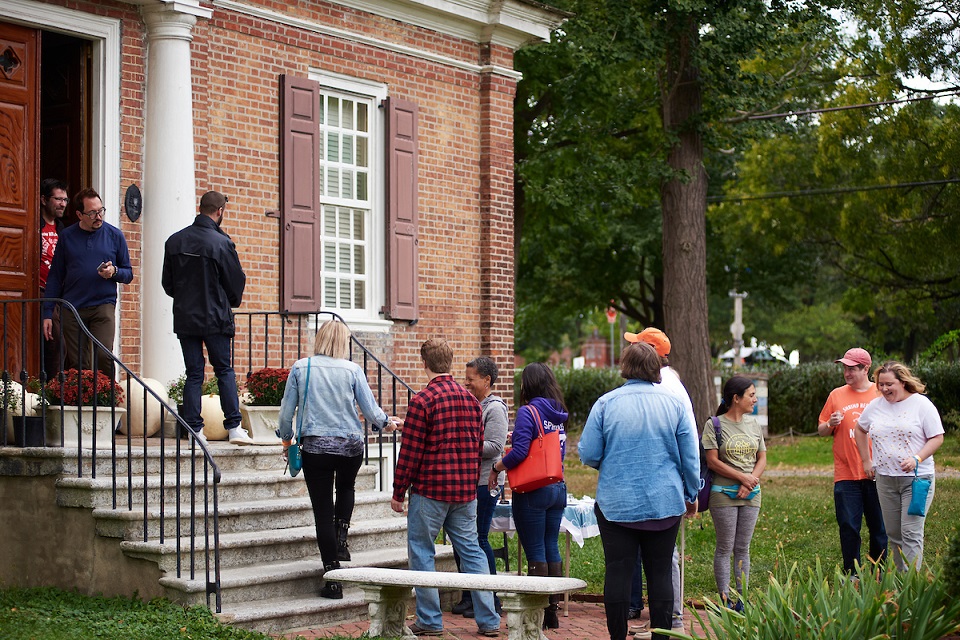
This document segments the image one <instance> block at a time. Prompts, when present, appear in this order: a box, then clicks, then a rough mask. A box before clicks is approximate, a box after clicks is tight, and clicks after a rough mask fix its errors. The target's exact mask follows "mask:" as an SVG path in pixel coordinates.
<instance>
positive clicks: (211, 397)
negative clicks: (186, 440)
mask: <svg viewBox="0 0 960 640" xmlns="http://www.w3.org/2000/svg"><path fill="white" fill-rule="evenodd" d="M186 383H187V374H186V373H181V374H180V376H179V377H178V378H177V379H176V380H171V381H170V383H169V384H168V385H167V395H168V396H169V397H170V401H171V402H175V403H176V405H177V413H178V414H180V415H183V387H184V386H185V385H186ZM219 395H220V388H219V386H218V384H217V379H216V378H208V379H206V380H204V381H203V385H201V387H200V416H201V417H202V418H203V423H204V427H203V433H204V435H205V436H206V437H207V439H208V440H225V439H226V438H227V432H226V430H225V429H224V428H223V411H222V410H221V409H220V398H219V397H218V396H219ZM165 429H166V427H165ZM169 433H171V434H172V433H173V432H172V431H170V432H169ZM178 433H179V434H180V437H181V438H182V437H185V436H186V434H185V433H184V432H183V430H182V427H181V430H180V431H179V432H178Z"/></svg>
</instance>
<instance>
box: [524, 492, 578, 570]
mask: <svg viewBox="0 0 960 640" xmlns="http://www.w3.org/2000/svg"><path fill="white" fill-rule="evenodd" d="M566 507H567V485H566V484H564V483H563V482H557V483H555V484H551V485H547V486H546V487H541V488H539V489H537V490H535V491H530V492H529V493H515V494H513V522H514V524H515V525H516V527H517V535H518V536H519V537H520V544H521V545H523V549H524V551H526V554H527V561H528V562H560V561H561V559H560V545H559V544H558V543H557V538H558V537H559V536H560V520H562V519H563V510H564V509H565V508H566Z"/></svg>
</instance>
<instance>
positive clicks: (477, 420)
mask: <svg viewBox="0 0 960 640" xmlns="http://www.w3.org/2000/svg"><path fill="white" fill-rule="evenodd" d="M420 357H421V358H422V359H423V367H424V369H426V371H427V375H428V376H429V377H430V382H429V383H428V384H427V387H426V388H425V389H424V390H423V391H421V392H420V393H418V394H417V395H415V396H414V397H413V398H412V399H411V400H410V406H409V407H407V415H406V417H405V418H404V421H403V439H402V441H401V444H400V454H399V456H398V458H397V467H396V470H395V472H394V477H393V500H392V501H391V502H390V506H391V507H392V508H393V510H394V511H396V512H397V513H403V502H404V498H405V497H406V493H407V489H409V490H410V505H409V510H408V513H407V553H408V555H409V563H410V569H411V570H413V571H435V570H436V567H435V564H434V558H435V555H436V549H435V547H434V540H436V538H437V534H438V533H440V529H441V528H442V529H443V530H444V531H446V533H447V536H449V538H450V541H451V542H452V543H453V548H454V550H455V551H456V552H457V554H458V555H459V556H460V570H461V571H462V572H463V573H479V574H484V575H485V574H488V573H489V568H488V567H487V559H486V556H484V554H483V552H482V551H481V550H480V545H479V544H478V542H477V477H478V473H479V472H480V454H481V451H482V448H483V424H482V422H481V411H480V403H479V402H477V399H476V398H475V397H474V396H473V394H471V393H470V392H469V391H467V390H466V389H464V388H463V387H462V386H460V384H458V383H457V382H456V381H455V380H454V379H453V376H452V375H450V368H451V366H452V364H453V350H452V349H451V348H450V345H448V344H447V341H446V340H443V339H442V338H431V339H430V340H427V341H426V342H424V343H423V345H422V346H421V347H420ZM416 591H417V619H416V621H415V622H414V624H413V625H411V626H410V632H411V633H413V635H416V636H440V635H443V614H442V612H441V611H440V596H439V594H438V593H437V590H436V589H420V588H418V589H417V590H416ZM473 604H474V612H475V614H476V620H477V626H478V627H479V630H480V635H482V636H487V637H492V638H495V637H497V636H499V635H500V616H499V615H497V612H496V611H495V610H494V608H493V594H492V593H490V592H489V591H474V592H473Z"/></svg>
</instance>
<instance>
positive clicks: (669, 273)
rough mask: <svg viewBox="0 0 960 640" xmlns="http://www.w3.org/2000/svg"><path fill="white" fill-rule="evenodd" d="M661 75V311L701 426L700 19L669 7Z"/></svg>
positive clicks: (704, 380) (704, 385) (705, 364)
mask: <svg viewBox="0 0 960 640" xmlns="http://www.w3.org/2000/svg"><path fill="white" fill-rule="evenodd" d="M671 20H672V23H671V24H670V25H669V30H670V32H672V33H674V34H675V38H674V44H675V46H671V47H670V48H669V50H668V52H667V56H666V68H665V73H664V75H663V77H662V78H661V100H662V104H663V128H664V131H665V132H666V134H667V136H668V139H670V140H673V141H674V146H673V147H672V148H671V150H670V153H669V155H668V157H667V162H668V164H669V166H670V167H671V169H672V170H673V174H674V177H673V178H671V179H669V180H665V181H664V182H663V183H662V184H661V186H660V204H661V208H662V210H663V312H664V320H665V324H666V327H665V331H666V333H667V335H668V336H670V340H671V342H672V343H673V349H672V351H671V353H670V360H671V364H672V365H673V366H674V367H675V368H676V370H677V372H678V373H679V374H680V377H681V379H682V380H683V382H684V384H685V385H686V387H687V391H688V392H689V393H690V398H691V400H692V401H693V408H694V412H695V413H696V416H697V423H698V424H697V427H698V428H699V427H700V425H702V424H703V423H704V422H705V421H706V419H707V418H708V417H709V416H710V415H712V414H713V411H714V409H715V407H714V406H713V404H714V398H715V392H714V387H713V375H712V373H711V360H710V339H709V333H708V328H707V248H706V244H707V240H706V209H707V199H706V198H707V175H706V171H705V170H704V167H703V140H702V138H701V135H700V131H699V128H698V127H699V116H700V111H701V104H702V103H701V93H700V92H701V89H700V79H699V72H698V69H697V68H696V67H695V66H694V64H693V54H694V52H695V49H696V46H697V42H698V25H697V21H696V20H695V19H694V18H692V17H691V16H689V15H684V14H677V13H674V14H673V16H672V18H671Z"/></svg>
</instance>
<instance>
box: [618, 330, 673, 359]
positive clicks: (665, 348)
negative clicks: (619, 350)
mask: <svg viewBox="0 0 960 640" xmlns="http://www.w3.org/2000/svg"><path fill="white" fill-rule="evenodd" d="M623 339H624V340H626V341H627V342H646V343H647V344H648V345H650V346H651V347H653V348H654V350H655V351H656V352H657V355H658V356H660V357H661V358H663V357H665V356H668V355H670V338H668V337H667V334H665V333H664V332H663V331H660V329H657V328H656V327H647V328H646V329H644V330H643V331H641V332H640V333H630V332H629V331H627V332H626V333H624V334H623Z"/></svg>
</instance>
